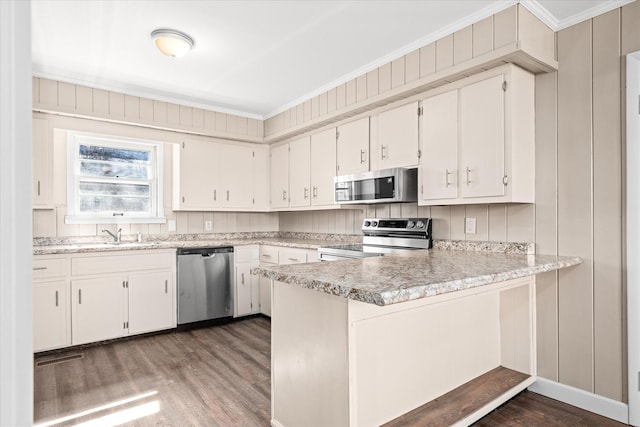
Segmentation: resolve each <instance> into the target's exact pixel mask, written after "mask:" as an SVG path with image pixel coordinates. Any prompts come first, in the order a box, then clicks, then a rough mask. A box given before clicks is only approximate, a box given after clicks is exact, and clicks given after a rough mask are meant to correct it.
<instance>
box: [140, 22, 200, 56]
mask: <svg viewBox="0 0 640 427" xmlns="http://www.w3.org/2000/svg"><path fill="white" fill-rule="evenodd" d="M151 38H152V39H153V41H154V42H155V43H156V47H157V48H158V50H159V51H160V52H162V53H163V54H164V55H166V56H169V57H171V58H180V57H183V56H184V55H186V54H187V53H188V52H189V51H190V50H191V49H192V48H193V46H194V44H195V42H194V41H193V39H192V38H191V37H189V36H188V35H186V34H185V33H183V32H181V31H177V30H170V29H168V28H159V29H157V30H153V31H152V32H151Z"/></svg>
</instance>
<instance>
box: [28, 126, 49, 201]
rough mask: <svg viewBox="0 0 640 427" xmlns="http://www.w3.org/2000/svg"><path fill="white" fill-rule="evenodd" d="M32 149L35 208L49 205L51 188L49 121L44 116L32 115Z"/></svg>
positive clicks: (33, 199)
mask: <svg viewBox="0 0 640 427" xmlns="http://www.w3.org/2000/svg"><path fill="white" fill-rule="evenodd" d="M32 150H33V154H32V157H31V159H32V167H33V170H32V174H33V182H32V185H33V189H32V195H33V198H32V203H33V206H34V207H37V208H38V207H39V208H43V207H50V206H51V205H52V197H51V193H52V188H53V187H52V181H53V174H52V164H53V156H52V154H53V144H52V141H51V134H50V132H49V121H48V120H47V119H45V118H42V117H37V116H34V117H33V135H32Z"/></svg>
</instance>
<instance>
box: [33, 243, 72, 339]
mask: <svg viewBox="0 0 640 427" xmlns="http://www.w3.org/2000/svg"><path fill="white" fill-rule="evenodd" d="M68 271H69V268H68V258H66V257H65V256H60V255H40V256H34V257H33V293H32V307H33V349H34V351H45V350H53V349H56V348H60V347H66V346H68V345H70V344H71V311H70V308H69V280H68Z"/></svg>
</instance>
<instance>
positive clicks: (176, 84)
mask: <svg viewBox="0 0 640 427" xmlns="http://www.w3.org/2000/svg"><path fill="white" fill-rule="evenodd" d="M628 2H629V0H613V1H594V0H591V1H580V0H523V1H521V3H523V4H524V5H525V6H526V7H528V8H529V9H530V10H531V11H532V12H533V13H535V14H536V15H537V16H538V17H539V18H540V19H542V20H543V21H544V22H545V23H547V25H549V26H551V27H552V28H554V29H556V30H557V29H559V28H563V26H567V25H570V24H572V23H575V22H579V21H581V20H584V19H587V18H590V17H592V16H595V15H596V14H599V13H602V12H604V11H607V10H610V9H613V8H615V7H619V6H620V5H621V4H624V3H628ZM515 3H516V1H515V0H457V1H450V0H449V1H446V0H428V1H427V0H415V1H408V0H396V1H384V0H375V1H364V0H356V1H326V0H313V1H300V0H298V1H266V0H262V1H203V0H199V1H185V0H183V1H173V0H164V1H150V0H148V1H138V0H125V1H121V0H93V1H76V0H72V1H67V0H47V1H45V0H34V1H33V2H32V21H33V22H32V46H33V70H34V74H35V75H36V76H39V77H46V78H51V79H55V80H61V81H67V82H71V83H78V84H83V85H88V86H93V87H98V88H103V89H108V90H115V91H118V92H123V93H127V94H131V95H136V96H144V97H147V98H152V99H158V100H164V101H169V102H175V103H180V104H184V105H191V106H195V107H201V108H206V109H210V110H216V111H222V112H230V113H234V114H239V115H243V116H247V117H253V118H259V119H262V118H266V117H270V116H271V115H274V114H276V113H278V112H280V111H283V110H284V109H285V108H288V107H290V106H292V105H295V104H298V103H299V102H301V101H304V100H306V99H309V98H310V97H312V96H314V95H316V94H318V93H321V92H323V91H325V90H328V89H330V88H332V87H335V86H336V85H338V84H340V83H343V82H345V81H347V80H349V79H351V78H353V77H355V76H357V75H361V74H362V73H364V72H366V71H369V70H371V69H373V68H375V67H377V66H379V65H382V64H384V63H386V62H388V61H390V60H392V59H395V58H397V57H400V56H401V55H403V54H404V53H407V52H409V51H411V50H414V49H416V48H418V47H420V46H422V45H425V44H427V43H429V42H431V41H433V40H436V39H438V38H440V37H442V36H444V35H447V34H450V33H451V32H453V31H455V30H457V29H460V28H462V27H464V26H467V25H469V24H470V23H472V22H475V21H478V20H480V19H482V18H484V17H486V16H489V15H491V14H492V13H495V12H497V11H499V10H502V9H504V8H506V7H509V6H511V5H513V4H515ZM161 27H162V28H173V29H178V30H181V31H184V32H185V33H187V34H189V35H190V36H191V37H193V38H194V39H195V42H196V46H195V48H194V49H193V50H192V51H191V52H190V53H189V54H188V55H187V56H185V57H184V58H181V59H171V58H167V57H164V56H163V55H162V54H160V53H159V52H158V51H157V50H156V49H155V46H154V44H153V42H152V40H151V38H150V36H149V34H150V33H151V31H153V30H154V29H156V28H161Z"/></svg>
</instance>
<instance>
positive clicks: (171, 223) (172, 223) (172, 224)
mask: <svg viewBox="0 0 640 427" xmlns="http://www.w3.org/2000/svg"><path fill="white" fill-rule="evenodd" d="M167 231H176V220H175V219H170V220H169V221H167Z"/></svg>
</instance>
